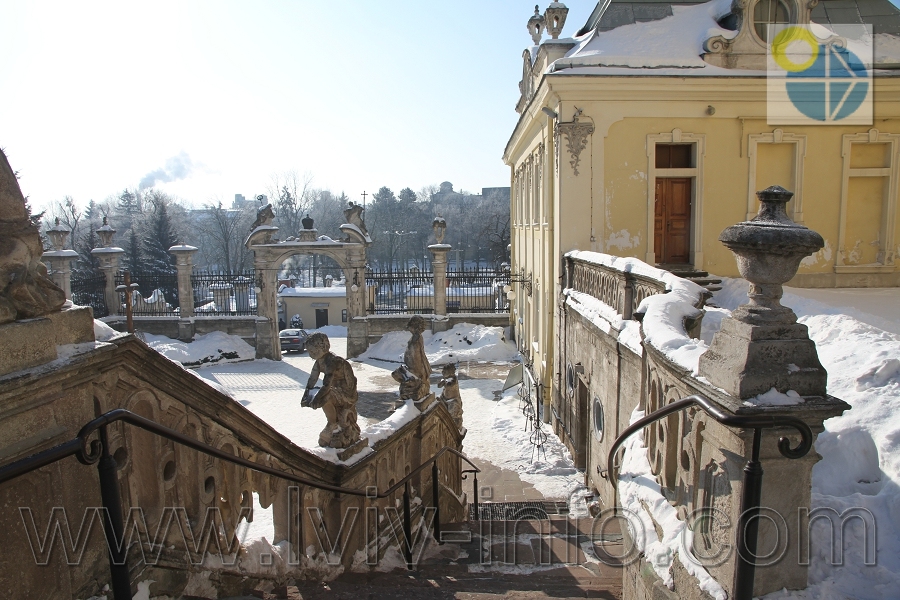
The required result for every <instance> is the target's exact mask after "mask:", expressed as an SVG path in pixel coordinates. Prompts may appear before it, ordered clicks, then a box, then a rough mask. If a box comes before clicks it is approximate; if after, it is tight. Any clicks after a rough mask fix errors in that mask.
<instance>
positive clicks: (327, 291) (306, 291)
mask: <svg viewBox="0 0 900 600" xmlns="http://www.w3.org/2000/svg"><path fill="white" fill-rule="evenodd" d="M278 295H279V296H280V297H282V298H285V297H289V296H290V297H294V298H313V297H315V298H343V297H345V296H346V295H347V288H345V287H343V286H341V287H337V286H332V287H317V288H289V287H286V288H284V289H283V290H281V291H280V292H278Z"/></svg>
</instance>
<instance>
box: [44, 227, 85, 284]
mask: <svg viewBox="0 0 900 600" xmlns="http://www.w3.org/2000/svg"><path fill="white" fill-rule="evenodd" d="M47 237H49V238H50V243H52V244H53V250H50V251H48V252H44V255H43V258H44V260H45V262H49V263H50V273H49V275H50V279H52V280H53V283H55V284H56V285H57V286H59V288H60V289H61V290H62V291H63V292H65V293H66V298H67V299H70V300H71V299H72V269H71V263H72V261H73V260H75V259H76V258H78V253H77V252H75V251H74V250H66V249H65V245H66V238H67V237H69V230H68V229H66V228H65V227H63V226H62V225H60V224H59V218H57V219H56V225H55V226H53V227H51V228H50V229H48V230H47Z"/></svg>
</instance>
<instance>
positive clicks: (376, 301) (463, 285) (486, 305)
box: [366, 267, 509, 315]
mask: <svg viewBox="0 0 900 600" xmlns="http://www.w3.org/2000/svg"><path fill="white" fill-rule="evenodd" d="M508 284H509V273H506V272H504V271H498V270H496V269H492V268H489V267H487V268H471V269H461V270H458V271H448V272H447V282H446V286H447V287H446V298H447V312H448V313H459V312H482V313H500V312H506V311H507V310H509V304H508V302H507V300H506V292H505V291H504V290H503V287H504V286H505V285H508ZM366 285H367V286H368V288H369V290H368V294H369V297H368V304H367V307H366V312H368V314H370V315H371V314H377V315H383V314H404V313H409V314H425V313H433V312H434V273H433V272H431V271H419V270H415V269H413V270H409V271H392V270H387V271H368V272H367V273H366Z"/></svg>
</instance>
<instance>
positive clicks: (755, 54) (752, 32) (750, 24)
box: [702, 0, 834, 70]
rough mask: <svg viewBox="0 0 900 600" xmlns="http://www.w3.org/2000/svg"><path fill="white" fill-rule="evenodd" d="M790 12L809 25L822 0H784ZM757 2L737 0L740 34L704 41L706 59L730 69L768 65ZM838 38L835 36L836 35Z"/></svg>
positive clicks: (794, 20)
mask: <svg viewBox="0 0 900 600" xmlns="http://www.w3.org/2000/svg"><path fill="white" fill-rule="evenodd" d="M784 3H785V4H786V5H787V7H788V11H789V13H790V22H791V25H801V26H804V25H809V15H810V12H811V11H812V9H813V8H815V6H816V5H817V4H818V3H819V0H784ZM756 4H757V2H754V1H753V0H733V1H732V3H731V13H732V14H733V15H734V16H735V17H736V20H737V34H736V35H732V36H731V37H726V36H723V35H716V36H713V37H711V38H709V39H707V40H706V41H705V42H703V50H704V51H705V54H703V55H702V57H703V60H704V61H705V62H707V63H709V64H711V65H715V66H717V67H724V68H726V69H753V70H764V69H765V68H766V48H767V43H766V41H765V40H763V39H761V38H760V37H759V35H758V34H757V32H756V24H755V22H754V20H753V11H754V9H755V8H756ZM832 39H834V38H832Z"/></svg>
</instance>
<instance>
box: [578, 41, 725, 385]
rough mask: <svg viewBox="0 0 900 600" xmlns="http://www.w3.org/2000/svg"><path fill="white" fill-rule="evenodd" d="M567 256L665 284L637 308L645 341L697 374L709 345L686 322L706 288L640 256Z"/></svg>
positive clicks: (693, 315) (694, 314) (696, 311)
mask: <svg viewBox="0 0 900 600" xmlns="http://www.w3.org/2000/svg"><path fill="white" fill-rule="evenodd" d="M614 31H615V30H614ZM566 256H571V257H573V258H577V259H580V260H584V261H587V262H591V263H594V264H597V265H603V266H606V267H609V268H612V269H616V270H618V271H622V272H625V273H635V274H637V275H643V276H645V277H650V278H652V279H656V280H657V281H660V282H662V283H664V284H665V286H666V290H668V291H667V293H665V294H655V295H653V296H648V297H647V298H644V300H643V301H642V302H641V304H640V306H638V309H637V311H636V312H638V313H643V315H644V318H643V321H642V323H641V327H642V329H643V332H644V341H645V342H647V343H649V344H652V345H653V347H654V348H656V349H657V350H659V351H660V352H662V353H663V354H665V355H666V357H668V358H669V359H670V360H672V361H673V362H675V363H676V364H677V365H679V366H681V367H683V368H685V369H687V370H689V371H691V372H692V373H694V374H696V373H697V364H698V362H699V360H700V355H701V354H703V353H704V352H706V350H707V349H708V348H709V346H708V344H707V343H706V342H704V341H703V340H695V339H692V338H691V337H690V336H689V335H688V334H687V332H686V331H685V329H684V321H685V319H688V318H691V319H693V318H696V317H697V316H699V314H700V310H699V309H697V308H695V305H696V304H699V303H700V298H701V296H702V294H704V293H705V290H704V289H703V288H702V287H700V286H699V285H697V284H696V283H694V282H692V281H688V280H686V279H682V278H681V277H678V276H677V275H673V274H672V273H670V272H668V271H664V270H662V269H657V268H656V267H651V266H650V265H648V264H647V263H645V262H643V261H640V260H638V259H636V258H628V257H618V256H611V255H609V254H601V253H599V252H588V251H582V250H575V251H572V252H569V253H568V254H566ZM582 295H583V294H582ZM570 297H571V296H570ZM598 314H599V313H598ZM604 318H606V317H604ZM606 331H609V330H608V329H606ZM626 341H628V345H629V347H631V346H632V345H634V343H635V341H636V340H635V339H634V331H633V330H632V331H631V332H630V335H629V336H627V337H626Z"/></svg>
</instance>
